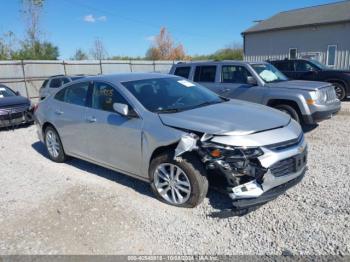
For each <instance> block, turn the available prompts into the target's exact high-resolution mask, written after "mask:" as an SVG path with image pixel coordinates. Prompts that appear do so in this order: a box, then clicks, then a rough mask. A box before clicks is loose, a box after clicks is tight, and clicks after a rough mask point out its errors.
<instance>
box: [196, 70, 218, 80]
mask: <svg viewBox="0 0 350 262" xmlns="http://www.w3.org/2000/svg"><path fill="white" fill-rule="evenodd" d="M215 75H216V66H197V67H196V71H195V74H194V81H195V82H215Z"/></svg>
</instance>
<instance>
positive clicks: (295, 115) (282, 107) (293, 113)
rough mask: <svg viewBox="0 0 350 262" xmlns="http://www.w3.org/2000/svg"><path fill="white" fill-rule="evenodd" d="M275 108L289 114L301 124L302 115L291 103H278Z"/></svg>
mask: <svg viewBox="0 0 350 262" xmlns="http://www.w3.org/2000/svg"><path fill="white" fill-rule="evenodd" d="M274 108H276V109H278V110H280V111H282V112H284V113H286V114H288V115H289V116H290V117H291V118H293V119H294V120H295V121H297V122H298V123H299V124H300V117H299V114H298V112H297V111H296V110H295V109H294V108H293V107H292V106H290V105H277V106H275V107H274Z"/></svg>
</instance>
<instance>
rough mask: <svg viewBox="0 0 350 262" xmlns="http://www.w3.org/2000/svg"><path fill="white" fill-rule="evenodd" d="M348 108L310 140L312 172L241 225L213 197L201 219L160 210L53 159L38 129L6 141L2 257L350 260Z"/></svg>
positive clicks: (126, 188)
mask: <svg viewBox="0 0 350 262" xmlns="http://www.w3.org/2000/svg"><path fill="white" fill-rule="evenodd" d="M349 130H350V102H344V103H343V108H342V111H341V112H340V113H339V114H338V115H337V116H336V117H334V118H333V119H331V120H328V121H324V122H322V123H321V124H320V125H319V127H317V128H316V129H313V130H309V132H307V134H306V137H307V140H308V142H309V171H308V172H307V175H306V176H305V178H304V180H303V181H302V182H301V183H300V184H299V185H297V186H296V187H294V188H292V189H290V190H289V191H288V192H287V193H286V194H285V195H283V196H281V197H279V198H278V199H277V200H275V201H273V202H270V203H268V204H266V205H264V206H263V207H261V208H259V209H258V210H256V211H254V212H251V213H249V214H247V215H245V216H243V217H229V218H225V219H219V218H213V217H211V214H212V213H213V212H218V211H220V210H223V209H225V208H228V207H230V202H229V201H228V198H227V197H225V196H224V195H221V194H220V193H217V192H213V191H210V192H209V195H208V196H207V198H206V199H205V201H204V203H203V204H201V205H200V206H199V207H197V208H195V209H180V208H175V207H171V206H168V205H165V204H163V203H161V202H159V201H157V200H156V199H155V198H154V197H153V195H152V193H151V191H150V189H149V186H148V185H147V184H146V183H143V182H140V181H138V180H135V179H132V178H129V177H127V176H123V175H121V174H118V173H116V172H113V171H110V170H107V169H105V168H101V167H98V166H95V165H93V164H90V163H87V162H84V161H81V160H77V159H72V160H70V161H69V162H68V163H65V164H56V163H53V162H51V161H50V160H49V159H48V158H47V154H46V152H45V149H44V147H43V145H42V144H40V143H39V142H38V139H37V136H36V130H35V127H34V126H31V127H27V128H20V129H16V130H15V131H1V132H0V184H1V188H2V189H1V190H0V254H2V255H5V254H276V255H280V254H282V253H286V252H287V253H292V254H312V255H314V254H350V222H349V217H350V216H349V213H350V193H349V192H350V161H349V160H350V138H349Z"/></svg>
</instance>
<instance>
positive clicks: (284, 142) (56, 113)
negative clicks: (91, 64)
mask: <svg viewBox="0 0 350 262" xmlns="http://www.w3.org/2000/svg"><path fill="white" fill-rule="evenodd" d="M35 116H36V123H37V127H38V135H39V138H40V140H41V141H42V142H43V143H45V145H46V148H47V150H48V153H49V156H50V158H51V159H52V160H53V161H56V162H64V161H65V160H66V157H67V156H73V157H77V158H80V159H83V160H86V161H89V162H92V163H95V164H98V165H101V166H104V167H107V168H110V169H113V170H115V171H118V172H121V173H124V174H127V175H130V176H132V177H135V178H138V179H141V180H144V181H147V182H149V183H150V184H151V187H152V189H153V191H154V193H155V195H156V196H157V197H158V198H159V199H160V200H162V201H164V202H166V203H168V204H171V205H175V206H180V207H194V206H196V205H198V204H199V203H201V201H202V200H203V198H204V197H205V196H206V194H207V191H208V184H209V182H210V183H211V181H212V182H213V183H214V184H217V183H218V182H219V181H220V183H219V184H220V185H221V186H222V188H223V189H224V190H226V192H227V193H228V195H229V197H230V198H231V199H232V203H233V206H234V207H235V208H239V209H247V208H249V207H252V206H256V205H260V204H263V203H266V202H267V201H269V200H271V199H274V198H276V197H277V196H278V195H280V194H282V193H284V192H285V191H286V190H287V189H288V188H290V187H291V186H293V185H295V184H296V183H298V182H299V181H300V180H301V179H302V177H303V175H304V173H305V171H306V157H307V156H306V155H307V145H306V141H305V140H304V136H303V132H302V130H301V128H300V126H299V124H298V123H297V122H295V121H294V120H292V119H291V118H290V117H289V116H288V115H286V114H284V113H282V112H280V111H277V110H275V109H272V108H269V107H265V106H262V105H258V104H254V103H248V102H243V101H239V100H230V99H227V98H222V97H220V96H218V95H217V94H215V93H213V92H212V91H210V90H208V89H206V88H204V87H202V86H200V85H198V84H195V83H193V82H190V81H188V80H185V79H183V78H180V77H177V76H171V75H162V74H153V73H152V74H120V75H106V76H95V77H88V78H84V79H81V80H78V81H75V82H72V83H69V84H67V85H65V86H63V87H62V88H61V89H59V90H58V92H56V94H54V95H52V96H50V97H48V98H47V99H45V100H43V101H42V102H41V103H40V104H39V105H38V107H37V109H36V112H35Z"/></svg>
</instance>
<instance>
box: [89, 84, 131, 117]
mask: <svg viewBox="0 0 350 262" xmlns="http://www.w3.org/2000/svg"><path fill="white" fill-rule="evenodd" d="M114 103H122V104H128V103H127V101H126V100H125V99H124V97H122V95H121V94H120V93H119V92H118V91H117V90H116V89H115V88H114V87H113V86H111V85H109V84H105V83H102V82H96V83H95V84H94V89H93V93H92V108H95V109H100V110H104V111H109V112H115V111H114V109H113V104H114Z"/></svg>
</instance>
